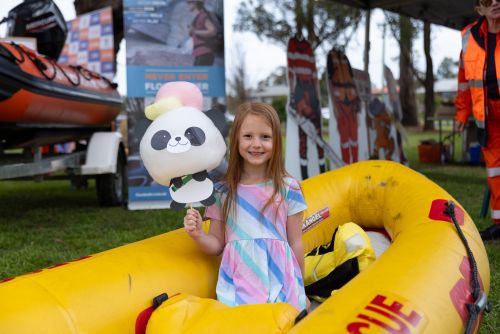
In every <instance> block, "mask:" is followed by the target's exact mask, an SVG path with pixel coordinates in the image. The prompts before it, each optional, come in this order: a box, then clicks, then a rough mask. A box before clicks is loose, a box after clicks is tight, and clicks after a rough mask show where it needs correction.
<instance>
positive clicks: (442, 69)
mask: <svg viewBox="0 0 500 334" xmlns="http://www.w3.org/2000/svg"><path fill="white" fill-rule="evenodd" d="M457 74H458V60H453V59H452V58H450V57H445V58H444V59H443V60H442V61H441V64H439V67H438V70H437V77H438V78H440V79H453V78H456V77H457Z"/></svg>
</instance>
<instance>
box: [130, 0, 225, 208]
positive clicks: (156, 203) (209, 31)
mask: <svg viewBox="0 0 500 334" xmlns="http://www.w3.org/2000/svg"><path fill="white" fill-rule="evenodd" d="M123 4H124V32H125V38H126V40H127V45H126V46H127V49H126V58H127V95H128V98H127V100H128V102H127V116H128V143H129V156H128V185H129V192H128V193H129V200H128V208H129V209H150V208H168V207H169V204H170V200H171V198H170V194H169V191H168V188H167V187H164V186H161V185H158V184H156V183H155V182H154V180H153V179H152V178H151V176H149V174H148V173H147V171H146V169H145V168H144V164H143V162H142V160H141V159H140V156H139V143H140V141H141V139H142V136H143V135H144V132H145V131H146V128H147V127H148V125H149V124H150V121H149V120H148V119H146V117H145V115H144V107H145V106H148V105H150V104H152V103H153V102H154V99H155V95H156V92H157V91H158V89H159V88H160V87H161V86H162V85H163V84H165V83H167V82H170V81H189V82H192V83H194V84H196V85H197V86H198V87H199V88H200V90H201V92H202V94H203V97H204V100H203V104H204V105H203V111H205V112H206V113H207V116H209V117H210V118H212V120H213V121H214V123H217V122H218V120H217V119H214V118H213V117H215V118H221V117H220V115H221V114H222V115H224V113H225V109H226V107H225V106H226V99H225V96H226V92H225V71H224V18H223V0H205V1H185V0H162V1H156V0H124V2H123ZM222 118H224V116H222ZM219 123H221V122H219ZM216 125H217V124H216ZM220 129H221V132H223V131H224V130H223V128H220Z"/></svg>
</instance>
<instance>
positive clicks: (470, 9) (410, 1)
mask: <svg viewBox="0 0 500 334" xmlns="http://www.w3.org/2000/svg"><path fill="white" fill-rule="evenodd" d="M334 1H336V2H339V3H343V4H346V5H349V6H354V7H359V8H364V9H368V8H381V9H384V10H389V11H391V12H395V13H398V14H401V15H405V16H409V17H412V18H415V19H419V20H423V21H428V22H430V23H434V24H438V25H442V26H445V27H448V28H452V29H458V30H461V29H462V28H463V27H465V26H466V25H467V24H469V23H471V22H472V21H474V20H475V19H477V18H478V14H477V13H476V12H475V10H474V7H475V6H476V0H454V1H453V0H451V1H450V0H334Z"/></svg>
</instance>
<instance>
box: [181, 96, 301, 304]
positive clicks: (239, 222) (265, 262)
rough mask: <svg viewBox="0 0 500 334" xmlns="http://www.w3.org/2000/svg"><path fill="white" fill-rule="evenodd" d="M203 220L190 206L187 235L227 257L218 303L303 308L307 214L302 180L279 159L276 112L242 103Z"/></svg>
mask: <svg viewBox="0 0 500 334" xmlns="http://www.w3.org/2000/svg"><path fill="white" fill-rule="evenodd" d="M215 188H216V194H215V197H216V203H215V204H213V205H212V206H210V207H208V208H207V209H206V211H205V217H206V218H209V219H210V220H211V224H210V230H209V232H208V234H206V233H205V232H204V231H203V230H202V227H201V225H202V224H201V223H202V217H201V215H200V213H199V212H198V211H197V210H195V209H189V210H188V211H187V213H186V216H185V217H184V227H185V229H186V231H187V233H188V234H189V235H190V236H191V237H192V238H193V239H194V240H195V241H196V243H198V245H199V246H200V247H201V249H202V250H203V251H205V252H206V253H208V254H212V255H219V254H221V253H222V261H221V267H220V269H219V279H218V282H217V288H216V292H217V299H218V300H219V301H221V302H223V303H225V304H227V305H230V306H234V305H240V304H260V303H277V302H286V303H290V304H292V305H293V306H295V307H296V308H297V309H298V310H303V309H305V308H306V303H307V298H306V296H305V292H304V282H303V279H302V277H303V272H304V249H303V245H302V217H303V211H304V210H305V209H306V208H307V205H306V204H305V201H304V197H303V195H302V191H301V189H300V186H299V184H298V182H297V181H296V180H295V179H293V178H292V177H290V176H288V174H287V173H286V171H285V168H284V166H283V161H282V143H281V126H280V121H279V118H278V114H277V113H276V111H275V110H274V109H273V107H271V106H270V105H268V104H265V103H244V104H242V105H241V106H240V107H239V108H238V111H237V113H236V117H235V120H234V124H233V128H232V132H231V137H230V149H229V166H228V170H227V174H226V176H225V177H224V179H223V181H222V182H220V183H218V184H216V186H215Z"/></svg>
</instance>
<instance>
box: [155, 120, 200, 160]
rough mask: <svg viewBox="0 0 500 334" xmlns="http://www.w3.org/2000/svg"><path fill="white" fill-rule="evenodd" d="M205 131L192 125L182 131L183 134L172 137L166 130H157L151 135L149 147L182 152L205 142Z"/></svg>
mask: <svg viewBox="0 0 500 334" xmlns="http://www.w3.org/2000/svg"><path fill="white" fill-rule="evenodd" d="M205 138H206V136H205V132H204V131H203V130H202V129H201V128H199V127H196V126H192V127H189V128H187V129H186V131H184V134H183V135H178V136H175V137H173V138H172V135H171V134H170V132H168V131H167V130H159V131H157V132H156V133H155V134H154V135H153V136H152V137H151V147H152V148H153V149H154V150H157V151H161V150H164V149H166V150H167V151H168V152H170V153H174V154H175V153H183V152H186V151H188V150H189V149H190V148H191V146H201V145H203V143H204V142H205Z"/></svg>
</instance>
